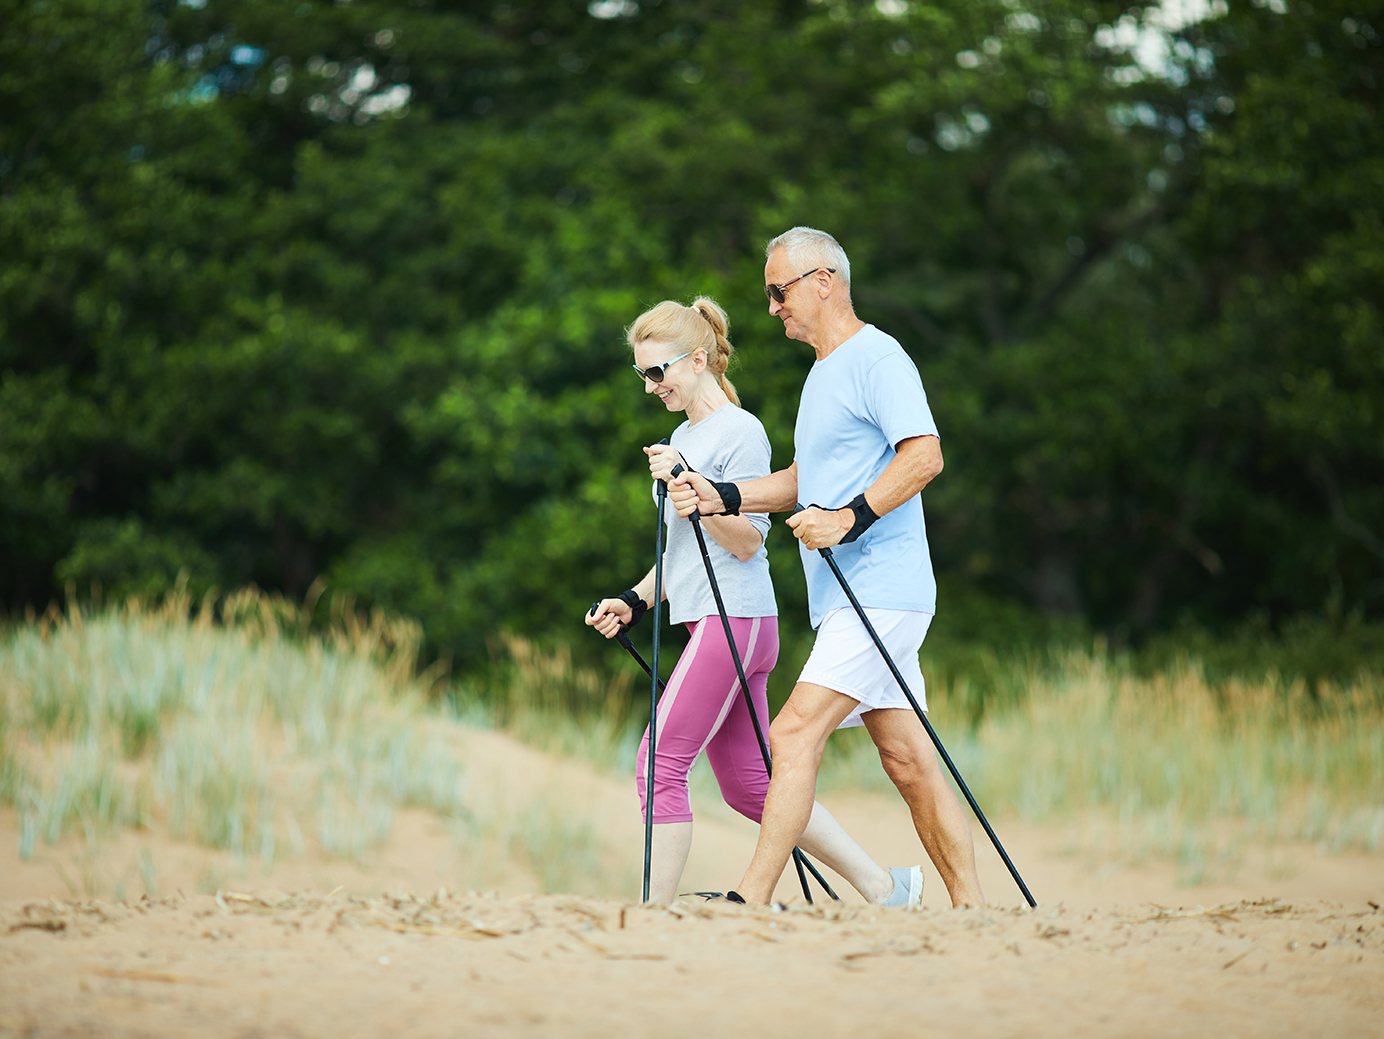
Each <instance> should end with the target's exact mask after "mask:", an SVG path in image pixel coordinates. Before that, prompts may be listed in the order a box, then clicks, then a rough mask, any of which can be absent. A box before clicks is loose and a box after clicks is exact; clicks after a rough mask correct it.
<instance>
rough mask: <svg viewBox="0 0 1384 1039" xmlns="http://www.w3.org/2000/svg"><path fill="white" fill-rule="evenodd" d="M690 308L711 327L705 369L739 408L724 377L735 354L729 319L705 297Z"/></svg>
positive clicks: (736, 399)
mask: <svg viewBox="0 0 1384 1039" xmlns="http://www.w3.org/2000/svg"><path fill="white" fill-rule="evenodd" d="M692 307H693V309H694V310H696V311H697V313H699V314H701V316H702V317H703V318H705V319H706V323H707V324H708V325H710V326H711V334H712V337H713V342H712V344H711V346H710V347H708V348H707V351H706V355H707V357H706V366H707V369H708V370H709V371H710V372H711V374H713V375H715V376H716V378H717V381H719V382H720V384H721V389H722V390H724V391H725V394H726V396H727V397H729V398H730V402H731V403H732V404H734V405H735V406H736V407H739V406H740V394H738V393H736V392H735V385H734V384H733V383H732V382H731V381H730V379H729V378H727V377H726V369H727V368H729V367H730V359H731V357H733V356H734V354H735V347H734V346H732V345H731V342H730V319H729V318H728V317H726V312H725V311H724V310H722V309H721V307H720V306H719V304H717V302H716V301H715V300H714V299H708V298H707V297H706V296H699V297H697V298H696V299H695V300H693V301H692Z"/></svg>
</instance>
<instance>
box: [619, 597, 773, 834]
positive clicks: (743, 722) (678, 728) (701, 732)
mask: <svg viewBox="0 0 1384 1039" xmlns="http://www.w3.org/2000/svg"><path fill="white" fill-rule="evenodd" d="M730 626H731V631H732V632H733V633H734V634H735V645H736V648H737V649H739V650H740V660H741V662H742V663H743V664H744V665H745V676H746V677H747V678H748V679H749V680H750V695H751V696H752V697H753V698H754V704H755V711H756V713H757V714H758V715H759V723H760V725H761V726H763V729H764V738H765V739H766V740H767V739H768V738H769V701H768V695H767V693H766V689H767V687H768V684H769V672H770V671H772V670H773V669H774V664H775V663H776V662H777V661H778V651H779V641H778V618H777V617H732V618H731V619H730ZM687 628H688V630H689V631H690V632H691V633H692V640H691V641H690V642H688V644H687V649H686V650H684V651H683V654H682V657H681V658H680V659H679V660H678V666H677V667H676V668H674V669H673V676H672V678H670V679H669V680H668V685H667V688H666V690H665V691H664V693H663V698H662V699H661V700H659V703H658V742H657V744H656V746H655V751H654V753H655V761H654V822H655V823H682V822H691V821H692V805H691V802H690V800H689V798H688V788H687V774H688V773H689V772H690V771H691V770H692V765H693V763H694V762H696V760H697V755H698V754H700V753H701V752H702V751H703V750H705V751H706V756H707V760H708V761H710V762H711V769H712V771H713V772H715V773H716V782H717V783H719V784H720V786H721V796H722V797H724V798H725V799H726V804H728V805H730V806H731V807H732V808H734V809H735V810H736V811H737V812H739V813H740V814H741V815H743V816H746V817H747V818H750V819H753V820H754V821H755V822H759V817H760V814H761V813H762V812H763V810H764V795H765V794H766V793H768V790H769V775H768V773H767V772H766V771H765V769H764V758H763V757H762V756H761V755H760V753H759V743H758V741H757V740H756V739H755V735H754V723H753V722H751V720H750V714H749V711H748V710H746V708H745V694H744V693H743V692H741V690H740V679H739V678H738V677H737V676H736V674H735V662H734V661H733V660H732V659H731V656H730V649H729V648H728V647H727V646H726V632H725V628H724V627H723V626H722V625H721V618H720V617H719V616H712V617H703V618H702V619H701V620H699V621H697V623H696V624H689V625H687ZM648 760H649V730H648V729H647V728H646V729H645V730H644V739H643V740H642V741H641V742H640V744H639V757H638V758H637V759H636V762H637V763H636V765H635V778H636V780H637V781H638V786H639V810H640V814H641V816H642V815H643V813H644V812H645V811H646V806H645V803H644V800H645V789H646V785H645V768H646V766H647V764H648Z"/></svg>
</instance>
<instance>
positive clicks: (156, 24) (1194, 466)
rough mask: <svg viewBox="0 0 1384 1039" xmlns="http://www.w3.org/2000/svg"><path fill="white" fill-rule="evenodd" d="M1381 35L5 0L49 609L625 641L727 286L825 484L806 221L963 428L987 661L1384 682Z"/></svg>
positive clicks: (3, 523) (38, 561)
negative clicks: (370, 608) (639, 318)
mask: <svg viewBox="0 0 1384 1039" xmlns="http://www.w3.org/2000/svg"><path fill="white" fill-rule="evenodd" d="M1381 33H1384V3H1380V2H1379V0H1340V2H1338V0H1314V2H1311V3H1308V2H1289V0H1265V2H1264V4H1262V5H1260V4H1253V3H1248V2H1246V3H1239V2H1235V3H1230V4H1228V5H1227V4H1225V3H1212V4H1197V3H1192V2H1184V3H1168V4H1165V5H1163V6H1142V5H1130V4H1123V3H1111V2H1094V0H1004V2H993V0H941V2H930V3H923V2H917V0H911V2H909V0H877V2H873V3H861V2H857V0H840V2H836V0H825V2H801V0H735V2H723V0H696V2H692V0H661V2H659V0H642V2H640V3H636V2H634V0H597V2H592V3H590V4H586V3H578V2H571V0H566V2H557V0H552V2H523V0H515V2H512V3H489V2H487V3H465V2H450V0H395V2H380V0H351V2H346V0H337V2H335V3H330V2H325V0H182V2H181V3H175V2H173V0H0V113H3V115H0V601H2V602H3V603H4V605H5V608H6V609H7V610H8V611H9V612H11V613H12V614H13V613H16V612H22V611H24V610H25V609H26V608H27V607H36V608H38V609H42V608H43V606H44V605H46V604H47V603H48V602H49V601H50V600H52V599H54V598H57V597H60V596H61V595H62V594H63V589H64V587H68V586H70V587H73V588H75V589H76V590H77V594H79V595H82V596H85V595H87V594H88V591H89V590H92V593H93V594H103V595H104V596H105V597H106V598H113V597H117V596H124V595H126V594H129V593H141V594H158V593H160V592H162V591H165V590H167V589H169V588H171V587H172V586H173V585H174V583H175V582H176V581H177V579H178V575H179V574H180V573H183V574H185V575H186V580H187V581H188V584H189V589H190V591H191V592H192V593H193V594H200V593H202V592H204V591H206V590H208V589H211V588H213V587H219V588H222V589H226V588H235V587H240V586H242V585H245V584H247V583H250V582H253V583H256V584H258V585H260V586H261V587H264V588H267V589H271V590H275V591H279V592H283V593H284V594H286V595H288V596H290V597H301V596H304V595H305V594H307V592H308V590H309V588H310V587H311V586H312V585H313V582H314V581H315V580H316V579H317V578H319V577H325V578H326V580H327V582H328V585H329V586H330V587H332V588H333V589H335V590H336V591H338V592H344V593H350V594H352V595H354V596H355V597H356V599H357V601H358V602H360V603H362V604H373V605H378V606H383V607H386V608H388V609H391V610H394V611H398V612H400V613H403V614H407V615H409V616H412V617H416V618H418V619H419V620H420V621H421V622H422V624H423V626H424V629H425V631H426V633H427V638H428V642H429V645H430V647H431V652H432V653H433V654H435V655H441V656H444V657H447V656H450V657H452V658H453V659H454V660H455V661H456V662H457V666H458V667H460V668H463V669H466V668H471V667H473V666H475V665H477V664H479V663H482V662H484V661H485V660H486V659H487V645H488V644H490V645H495V644H496V642H495V639H496V636H497V634H498V633H499V632H501V631H505V630H509V631H512V632H515V633H519V634H524V635H528V636H531V637H537V638H538V639H539V640H540V641H544V640H547V641H550V642H555V643H558V642H573V643H575V644H576V645H577V646H578V647H579V650H580V652H584V653H588V654H595V653H598V652H602V651H603V650H604V649H605V647H603V646H602V645H600V644H599V643H600V640H598V639H596V638H595V637H594V636H593V637H590V638H587V637H586V636H585V635H584V633H583V630H582V629H581V627H580V617H581V613H582V610H583V609H584V607H585V606H586V605H587V604H589V603H590V602H591V600H592V599H593V598H595V597H597V596H598V595H601V594H610V593H613V592H617V591H619V590H620V589H623V588H625V587H627V586H628V585H629V584H630V583H631V582H632V581H633V580H634V579H635V578H636V577H638V576H639V575H640V574H642V573H643V571H644V570H645V569H646V568H647V566H648V562H649V558H650V556H651V554H652V540H653V539H652V534H653V532H652V525H653V515H652V512H651V509H650V505H649V495H648V488H647V470H645V469H644V459H643V455H642V453H641V452H640V451H639V445H641V444H646V443H650V442H652V441H654V440H656V439H658V438H659V437H661V436H664V435H666V434H667V433H668V432H669V431H670V429H671V427H672V425H673V423H672V421H670V417H669V416H668V415H667V414H666V412H664V410H663V409H662V408H661V407H659V406H657V404H656V402H652V401H651V400H650V399H649V398H646V397H645V395H644V394H643V393H642V392H641V390H640V387H639V385H638V383H637V382H636V380H635V378H634V376H633V375H632V374H631V373H630V371H629V369H628V368H627V367H626V364H627V361H628V358H627V356H626V348H625V346H624V342H623V331H622V330H623V328H624V326H625V325H627V324H628V323H629V322H630V321H632V320H633V318H634V317H635V316H636V315H637V314H638V313H639V312H640V311H641V310H642V309H643V308H644V307H646V306H648V305H651V304H652V303H655V302H657V301H658V300H660V299H664V298H677V299H682V300H687V299H690V298H691V297H692V296H693V295H695V294H698V293H707V294H710V295H712V296H715V297H716V298H717V299H719V300H720V301H721V302H722V303H723V304H724V305H725V306H726V308H727V310H728V311H729V313H730V315H731V319H732V333H733V336H734V338H735V340H736V342H737V344H738V346H739V349H740V351H741V357H742V364H741V367H740V369H739V370H738V371H737V372H735V373H733V374H734V377H735V379H736V382H737V385H738V386H739V387H740V389H741V392H742V395H743V397H744V400H745V403H746V406H747V407H749V408H750V409H751V410H753V411H755V412H756V413H758V414H759V415H760V416H761V418H762V419H763V420H764V422H765V424H766V426H767V428H768V430H769V434H770V438H771V440H772V442H773V445H774V459H775V463H776V464H777V465H786V464H788V462H789V461H790V460H791V458H792V423H793V420H794V417H795V412H796V406H797V395H798V389H799V387H800V385H801V382H802V380H803V378H804V377H805V375H806V372H807V370H808V368H809V365H810V361H811V357H812V355H811V351H810V350H809V349H808V348H807V347H805V346H803V345H802V344H799V343H795V342H791V341H788V340H785V339H784V338H783V336H782V331H781V328H780V326H779V324H778V322H777V321H775V320H774V319H772V318H770V317H768V315H767V314H766V313H765V308H764V300H763V295H762V292H761V287H760V286H761V282H762V263H763V255H762V247H763V243H764V242H765V241H766V240H767V239H768V238H770V237H771V236H772V235H774V234H776V233H777V232H779V231H781V230H783V229H784V228H786V227H789V226H791V225H794V224H798V223H809V224H813V225H816V226H820V227H824V228H826V229H828V230H830V231H832V232H833V233H834V234H836V235H837V236H838V238H839V239H840V240H841V242H842V244H843V245H844V246H845V248H846V249H847V251H848V252H849V253H850V255H851V258H852V262H853V265H854V272H855V273H854V293H855V298H856V301H857V306H858V310H859V312H860V314H861V316H862V317H863V318H865V319H866V320H869V321H873V322H875V323H877V324H878V325H880V326H881V327H882V328H884V329H885V330H886V331H888V332H890V333H892V334H893V335H895V336H896V337H897V338H898V339H899V340H900V341H901V342H902V343H903V344H904V346H905V347H906V348H907V349H908V350H909V352H910V353H911V354H912V356H913V357H914V358H915V360H916V361H917V363H918V365H919V367H920V369H921V371H922V374H923V379H924V382H925V385H926V386H927V388H928V390H929V394H930V398H931V402H932V405H933V408H934V411H935V413H936V416H937V420H938V423H939V425H940V427H941V429H942V431H943V442H944V447H945V451H946V455H947V469H946V472H945V474H944V475H943V477H942V478H940V479H939V480H938V481H937V482H936V483H935V484H934V485H933V486H932V487H930V488H929V489H928V491H927V493H926V507H927V514H928V519H929V525H930V532H931V538H932V544H933V549H934V553H935V562H936V564H937V568H938V571H939V574H940V580H941V585H942V600H941V605H940V610H939V620H938V625H937V626H936V627H935V628H934V635H933V638H932V639H931V640H930V641H929V643H928V646H929V651H930V652H935V653H938V654H942V655H943V657H945V658H946V659H945V660H942V662H941V663H938V664H937V666H938V667H944V665H945V667H949V668H951V669H952V670H953V671H957V672H958V673H960V672H965V673H967V674H973V675H978V676H983V675H984V674H985V673H986V670H987V668H990V669H992V670H993V662H994V660H995V659H996V655H997V654H998V655H1005V654H1010V655H1012V654H1020V655H1022V654H1025V653H1035V652H1042V648H1043V647H1044V646H1045V645H1049V644H1051V642H1052V640H1053V639H1054V638H1058V639H1061V638H1069V637H1081V638H1091V637H1099V638H1104V639H1106V640H1108V641H1109V642H1110V643H1111V644H1113V645H1116V646H1129V647H1132V648H1133V649H1135V650H1137V651H1138V652H1141V653H1144V654H1147V655H1150V658H1157V657H1159V656H1160V655H1162V657H1167V656H1168V655H1171V654H1174V653H1183V652H1188V651H1193V652H1196V653H1198V654H1199V655H1200V656H1202V657H1203V658H1204V659H1206V660H1207V661H1208V662H1210V665H1211V666H1219V665H1221V664H1223V666H1225V667H1227V668H1243V667H1254V666H1261V667H1270V666H1272V667H1277V668H1287V669H1289V670H1296V671H1298V672H1300V673H1302V674H1304V675H1306V676H1307V677H1308V678H1309V679H1310V678H1314V677H1335V676H1340V675H1343V674H1347V673H1350V672H1352V671H1353V670H1355V669H1356V668H1358V667H1360V666H1362V665H1363V664H1366V663H1369V662H1371V661H1373V662H1374V664H1375V665H1377V664H1378V662H1379V661H1380V660H1381V659H1384V324H1382V323H1381V309H1380V308H1381V300H1384V119H1382V118H1381V113H1380V110H1379V98H1380V87H1381V85H1382V84H1384V39H1381ZM771 555H772V558H773V565H774V573H775V580H776V585H777V588H778V591H779V598H780V605H781V608H782V610H783V613H784V623H785V626H786V628H787V632H786V636H787V637H786V639H785V647H786V653H787V655H788V656H792V655H793V654H795V653H798V654H800V653H801V647H802V645H803V639H804V629H805V627H806V620H805V603H804V592H803V585H802V580H801V575H800V572H799V568H798V563H797V558H796V552H795V551H794V550H793V546H792V541H791V538H789V537H787V536H785V531H784V530H783V528H782V527H781V526H776V528H775V531H774V533H773V535H772V541H771ZM324 601H325V600H324ZM934 647H935V648H934ZM612 652H613V651H612ZM948 654H950V656H948ZM940 659H941V658H939V660H940ZM948 661H950V662H949V663H948ZM780 673H781V674H782V673H785V668H784V667H781V668H780ZM786 680H791V675H790V676H789V678H788V679H786Z"/></svg>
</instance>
